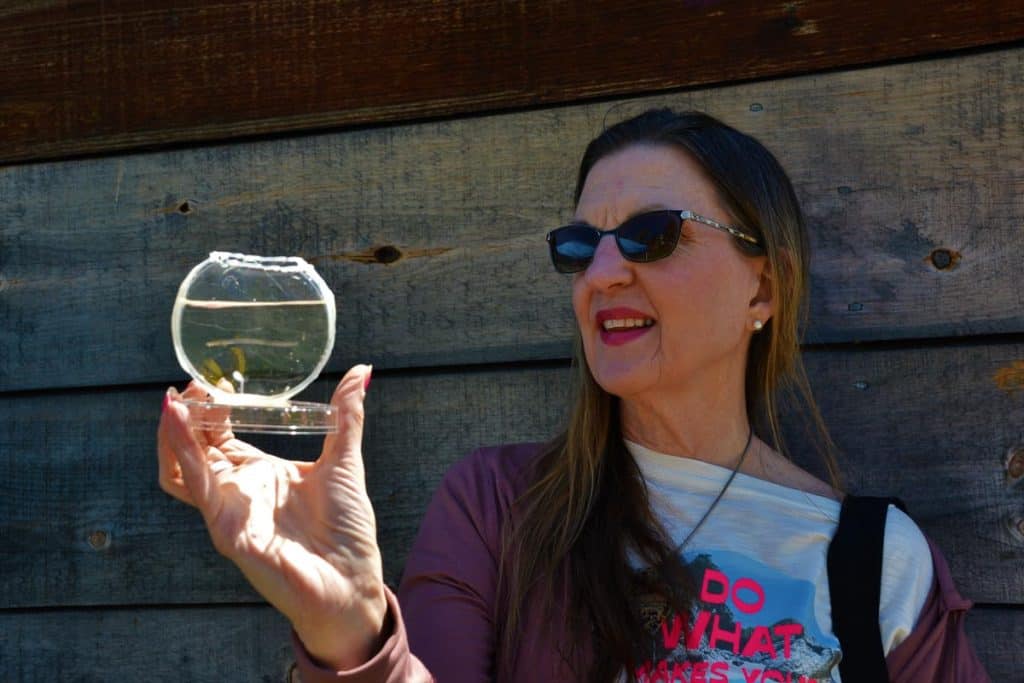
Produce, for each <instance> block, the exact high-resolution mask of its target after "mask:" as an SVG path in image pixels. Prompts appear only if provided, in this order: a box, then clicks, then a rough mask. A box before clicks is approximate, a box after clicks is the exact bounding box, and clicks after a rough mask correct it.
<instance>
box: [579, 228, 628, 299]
mask: <svg viewBox="0 0 1024 683" xmlns="http://www.w3.org/2000/svg"><path fill="white" fill-rule="evenodd" d="M633 265H634V264H633V263H631V262H629V261H627V260H626V259H625V258H623V256H622V252H620V251H619V246H618V245H617V244H616V243H615V236H614V235H609V234H605V235H604V236H603V237H602V238H601V240H600V241H599V242H598V243H597V249H595V250H594V258H593V260H592V261H591V262H590V265H589V266H587V269H586V271H584V274H585V277H586V278H587V280H588V281H589V282H590V284H591V286H593V287H597V288H601V289H606V288H608V287H614V286H616V285H626V284H629V282H631V281H632V279H633Z"/></svg>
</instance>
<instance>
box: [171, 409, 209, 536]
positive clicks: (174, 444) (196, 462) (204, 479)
mask: <svg viewBox="0 0 1024 683" xmlns="http://www.w3.org/2000/svg"><path fill="white" fill-rule="evenodd" d="M161 432H162V433H163V435H164V438H165V443H166V446H167V447H168V448H169V449H170V451H171V452H172V454H173V456H174V457H175V459H176V460H177V462H178V465H179V466H180V467H181V479H182V481H183V483H184V485H185V488H186V490H187V492H188V494H189V496H190V497H191V499H192V503H193V504H194V505H195V506H196V507H198V508H199V509H200V511H201V512H202V513H203V515H204V516H206V515H207V514H208V513H211V512H215V511H216V510H217V508H218V507H219V497H220V495H219V490H218V488H217V484H216V482H215V481H214V480H213V474H214V473H213V472H212V471H211V470H210V465H209V463H208V462H207V458H206V454H205V452H204V448H203V447H202V446H201V445H200V443H199V442H198V441H197V440H196V438H195V435H194V434H193V433H192V429H191V428H190V427H189V424H188V408H187V407H186V406H185V405H184V404H183V403H182V402H181V401H178V400H174V399H173V398H172V399H171V400H170V402H169V403H168V405H167V408H166V410H164V415H163V418H162V420H161ZM172 495H173V494H172Z"/></svg>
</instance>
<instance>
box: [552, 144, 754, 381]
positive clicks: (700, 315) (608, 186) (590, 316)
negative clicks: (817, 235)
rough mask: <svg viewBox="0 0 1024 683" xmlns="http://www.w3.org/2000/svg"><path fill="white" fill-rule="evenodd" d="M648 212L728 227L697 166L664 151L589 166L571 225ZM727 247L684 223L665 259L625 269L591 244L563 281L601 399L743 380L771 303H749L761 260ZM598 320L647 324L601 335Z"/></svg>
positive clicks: (716, 235) (621, 154) (606, 244)
mask: <svg viewBox="0 0 1024 683" xmlns="http://www.w3.org/2000/svg"><path fill="white" fill-rule="evenodd" d="M656 209H678V210H685V209H689V210H690V211H693V212H694V213H697V214H701V215H703V216H706V217H708V218H713V219H715V220H717V221H719V222H721V223H726V224H733V225H735V220H734V219H733V217H732V216H731V215H730V214H729V213H728V212H727V211H726V210H725V208H724V207H723V205H722V203H721V202H720V201H719V200H718V198H717V196H716V193H715V189H714V186H713V185H712V184H711V183H710V182H709V181H708V180H707V179H706V178H705V176H704V172H703V171H702V169H701V168H700V166H699V165H698V164H697V163H696V162H695V161H694V160H693V159H692V157H690V155H688V154H687V153H685V152H683V151H681V150H679V149H676V148H674V147H669V146H664V145H633V146H630V147H627V148H625V149H623V150H620V151H618V152H616V153H614V154H612V155H609V156H607V157H605V158H603V159H601V160H600V161H598V162H597V163H596V164H595V165H594V166H593V168H591V170H590V174H589V175H588V176H587V180H586V183H585V185H584V187H583V192H582V194H581V195H580V201H579V204H578V206H577V207H576V214H575V220H576V221H578V222H583V223H588V224H590V225H593V226H595V227H597V228H599V229H601V230H610V229H612V228H615V227H617V226H618V225H620V224H621V223H622V222H623V221H625V220H626V219H627V218H629V217H631V216H633V215H635V214H638V213H643V212H645V211H651V210H656ZM733 239H734V238H733V237H731V236H730V235H729V234H728V233H726V232H724V231H722V230H718V229H715V228H713V227H711V226H707V225H704V224H701V223H696V222H693V221H686V222H684V223H683V226H682V234H681V236H680V239H679V244H678V245H677V246H676V248H675V251H673V252H672V254H671V255H669V256H668V257H666V258H664V259H661V260H659V261H654V262H651V263H633V262H630V261H627V260H626V259H624V258H623V257H622V254H621V253H620V252H619V250H618V247H617V246H616V244H615V240H614V238H612V237H607V238H604V239H602V240H601V242H600V244H599V245H598V247H597V251H596V252H595V254H594V260H593V261H592V262H591V264H590V265H589V266H588V267H587V269H586V270H585V271H583V272H581V273H576V274H575V275H574V276H573V294H572V301H573V309H574V310H575V312H576V320H577V322H578V323H579V328H580V332H581V334H582V337H583V347H584V351H585V353H586V357H587V363H588V365H589V366H590V370H591V372H592V373H593V375H594V379H595V380H596V381H597V383H598V384H600V385H601V386H602V387H603V388H604V390H605V391H607V392H609V393H611V394H614V395H616V396H620V397H630V396H638V395H640V394H641V393H659V392H674V391H678V390H679V389H680V388H682V387H687V386H690V387H695V388H702V387H720V386H721V385H722V383H723V382H726V381H729V382H730V383H731V382H733V381H735V377H736V371H737V367H738V370H739V377H740V378H742V377H743V371H744V368H745V364H746V350H747V347H748V345H749V335H750V333H751V331H752V330H753V322H754V320H755V319H759V320H761V321H762V322H767V321H768V318H769V317H770V315H771V303H770V300H768V301H759V299H761V298H767V297H766V295H767V292H768V288H767V280H764V281H762V279H761V277H760V275H761V272H762V270H763V269H764V267H765V265H766V257H764V256H759V257H755V258H751V257H748V256H744V255H742V254H740V252H739V251H738V250H737V248H736V247H735V246H734V245H733V244H732V240H733ZM607 317H611V318H612V319H613V320H621V319H635V318H643V319H650V320H653V321H654V324H653V325H651V326H650V327H643V328H639V329H637V328H634V329H631V330H630V331H618V330H614V329H613V330H611V331H608V330H606V329H605V326H607V325H608V323H606V322H604V319H605V318H607ZM737 364H738V365H737ZM740 388H742V382H740Z"/></svg>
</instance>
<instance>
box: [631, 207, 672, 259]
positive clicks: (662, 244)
mask: <svg viewBox="0 0 1024 683" xmlns="http://www.w3.org/2000/svg"><path fill="white" fill-rule="evenodd" d="M680 222H681V221H680V220H679V215H678V214H676V213H674V212H671V211H652V212H651V213H645V214H641V215H639V216H635V217H633V218H631V219H629V220H628V221H626V222H625V223H623V224H622V225H621V226H620V227H619V231H618V241H619V249H621V250H622V254H623V256H625V257H626V258H628V259H629V260H631V261H657V260H658V259H660V258H665V257H666V256H668V255H669V254H671V253H672V250H673V249H675V248H676V243H678V242H679V226H680Z"/></svg>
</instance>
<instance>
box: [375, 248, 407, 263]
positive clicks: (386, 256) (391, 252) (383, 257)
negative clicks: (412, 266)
mask: <svg viewBox="0 0 1024 683" xmlns="http://www.w3.org/2000/svg"><path fill="white" fill-rule="evenodd" d="M373 258H374V259H375V260H376V261H377V263H385V264H387V263H394V262H395V261H397V260H398V259H400V258H402V252H400V251H399V250H398V249H396V248H395V247H393V246H391V245H390V244H389V245H387V246H383V247H379V248H378V249H375V250H374V251H373Z"/></svg>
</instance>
